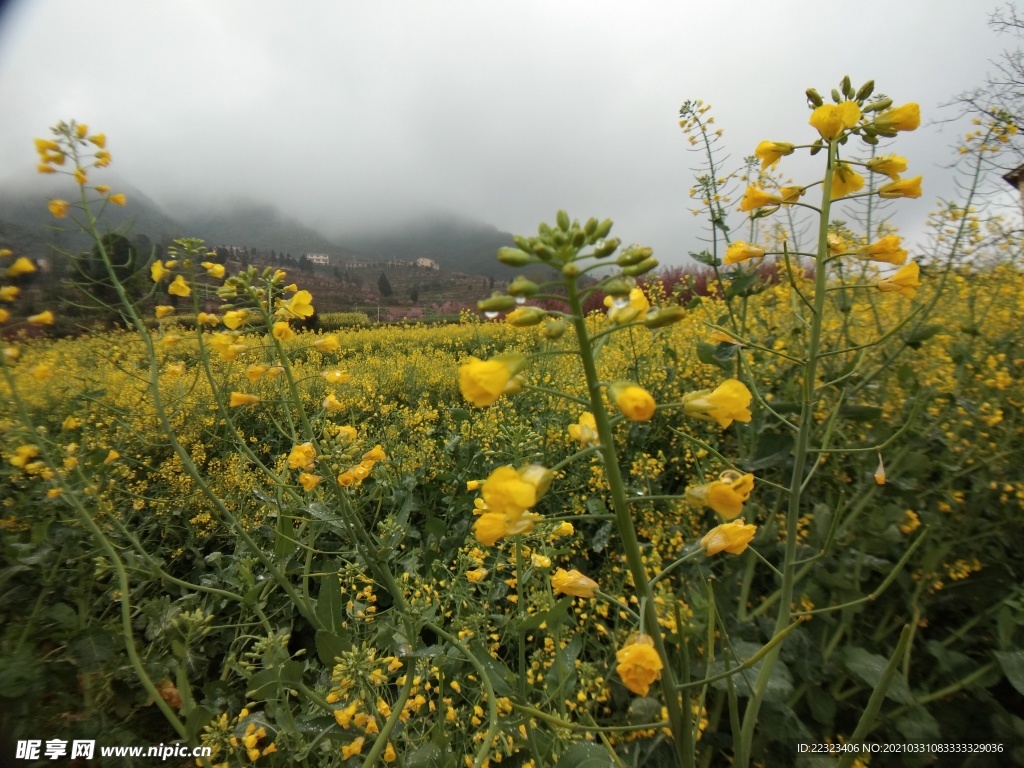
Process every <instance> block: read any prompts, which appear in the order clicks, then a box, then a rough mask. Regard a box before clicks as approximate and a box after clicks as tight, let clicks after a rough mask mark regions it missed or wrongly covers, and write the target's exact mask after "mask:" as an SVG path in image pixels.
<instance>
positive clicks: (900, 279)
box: [877, 261, 921, 299]
mask: <svg viewBox="0 0 1024 768" xmlns="http://www.w3.org/2000/svg"><path fill="white" fill-rule="evenodd" d="M920 274H921V268H920V267H918V265H917V262H916V261H911V262H910V263H909V264H906V265H905V266H902V267H900V268H899V269H898V270H896V272H895V274H892V275H889V276H888V277H883V278H882V279H881V280H879V281H878V283H877V286H878V290H880V291H883V292H887V293H888V292H896V293H899V294H900V295H902V296H906V297H907V298H908V299H912V298H914V296H915V295H916V294H917V289H918V288H920V287H921V281H920V280H918V277H919V276H920Z"/></svg>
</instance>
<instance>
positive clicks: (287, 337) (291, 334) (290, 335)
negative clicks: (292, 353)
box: [271, 320, 295, 341]
mask: <svg viewBox="0 0 1024 768" xmlns="http://www.w3.org/2000/svg"><path fill="white" fill-rule="evenodd" d="M271 333H272V334H273V336H274V338H275V339H277V340H278V341H291V340H292V339H294V338H295V331H293V330H292V328H291V326H290V325H288V323H286V322H285V321H284V320H278V321H277V322H276V323H274V327H273V329H272V330H271Z"/></svg>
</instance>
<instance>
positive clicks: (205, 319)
mask: <svg viewBox="0 0 1024 768" xmlns="http://www.w3.org/2000/svg"><path fill="white" fill-rule="evenodd" d="M196 322H197V323H199V324H200V325H210V326H214V325H217V324H218V323H220V318H219V317H217V315H212V314H207V313H206V312H200V313H199V314H198V315H196Z"/></svg>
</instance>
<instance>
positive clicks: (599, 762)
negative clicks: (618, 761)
mask: <svg viewBox="0 0 1024 768" xmlns="http://www.w3.org/2000/svg"><path fill="white" fill-rule="evenodd" d="M614 765H615V761H614V760H612V756H611V755H609V754H608V750H607V749H605V748H604V747H603V746H601V745H600V744H592V743H590V742H586V741H581V742H580V743H579V744H573V745H572V746H571V747H569V748H568V749H567V750H565V752H563V753H562V756H561V757H560V758H559V759H558V762H557V763H556V764H555V768H608V766H614Z"/></svg>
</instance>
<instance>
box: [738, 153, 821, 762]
mask: <svg viewBox="0 0 1024 768" xmlns="http://www.w3.org/2000/svg"><path fill="white" fill-rule="evenodd" d="M836 148H837V144H836V143H835V142H834V141H832V142H829V146H828V164H827V165H826V167H825V178H824V180H823V182H822V190H821V214H820V218H819V220H818V255H817V259H816V263H815V273H814V305H813V311H812V315H811V324H810V331H809V333H810V335H809V337H808V341H807V362H806V363H805V365H804V379H803V392H802V397H801V405H800V424H799V425H798V430H797V434H796V445H795V446H794V448H793V475H792V477H791V479H790V483H789V509H788V510H787V513H786V550H785V557H784V560H783V563H782V586H781V587H780V589H779V613H778V616H776V619H775V634H776V635H778V634H779V633H781V632H782V631H784V630H785V629H786V627H787V626H788V625H789V621H790V604H791V603H792V601H793V587H794V585H795V583H796V566H797V562H796V559H797V558H796V543H797V525H798V523H799V521H800V502H801V500H802V497H803V488H804V467H805V466H806V464H807V456H808V453H809V449H810V444H811V431H812V429H813V428H814V406H815V400H816V397H815V391H816V390H815V386H814V380H815V377H816V374H817V370H818V358H819V357H820V351H819V347H820V346H821V327H822V320H823V317H824V314H825V296H826V293H825V289H826V287H827V279H826V278H827V275H826V267H825V260H826V258H827V256H828V222H829V209H830V208H831V204H832V200H831V197H832V169H833V167H834V166H835V163H836ZM781 650H782V648H781V645H778V646H776V647H775V648H773V649H772V651H771V652H770V653H769V654H768V655H767V656H766V657H765V660H764V666H762V667H761V671H760V673H759V674H758V676H757V681H756V682H755V684H754V688H753V690H752V692H751V696H750V701H749V702H748V704H747V709H746V711H745V712H744V713H743V725H742V730H741V731H740V734H739V741H738V743H737V744H736V763H735V764H736V765H737V766H740V768H744V767H745V766H747V765H749V764H750V745H751V743H752V742H753V739H754V728H755V726H756V725H757V716H758V713H759V711H760V709H761V702H762V700H763V699H764V694H765V691H766V690H767V689H768V681H769V679H770V678H771V676H772V671H773V670H774V668H775V662H776V661H777V660H778V658H779V653H780V651H781Z"/></svg>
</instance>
